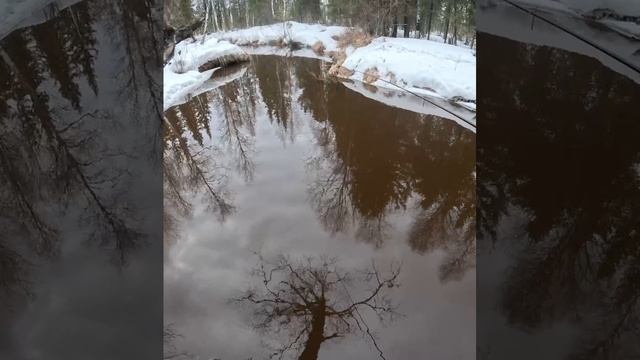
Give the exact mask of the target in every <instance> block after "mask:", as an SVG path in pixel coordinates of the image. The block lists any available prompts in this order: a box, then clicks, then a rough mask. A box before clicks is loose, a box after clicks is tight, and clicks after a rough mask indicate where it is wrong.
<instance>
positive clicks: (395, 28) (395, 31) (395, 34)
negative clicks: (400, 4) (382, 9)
mask: <svg viewBox="0 0 640 360" xmlns="http://www.w3.org/2000/svg"><path fill="white" fill-rule="evenodd" d="M391 37H398V14H397V13H396V15H395V16H394V17H393V32H392V33H391Z"/></svg>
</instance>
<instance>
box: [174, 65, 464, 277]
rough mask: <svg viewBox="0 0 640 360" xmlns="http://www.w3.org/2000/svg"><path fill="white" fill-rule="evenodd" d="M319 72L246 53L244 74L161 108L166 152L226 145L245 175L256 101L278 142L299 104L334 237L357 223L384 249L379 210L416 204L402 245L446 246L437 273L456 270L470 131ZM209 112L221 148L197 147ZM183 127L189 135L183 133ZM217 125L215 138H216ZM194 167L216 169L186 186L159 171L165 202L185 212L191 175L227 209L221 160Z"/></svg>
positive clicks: (321, 204) (321, 211)
mask: <svg viewBox="0 0 640 360" xmlns="http://www.w3.org/2000/svg"><path fill="white" fill-rule="evenodd" d="M232 71H233V70H232ZM325 76H326V69H325V66H324V65H323V64H322V62H320V61H318V60H313V59H301V58H281V57H275V56H257V57H254V58H253V60H252V62H251V65H250V67H249V71H248V73H247V75H246V76H243V77H241V78H240V79H238V80H235V81H233V82H231V83H229V84H226V85H224V86H222V87H220V88H218V89H216V90H213V91H210V92H207V93H204V94H201V95H198V96H196V97H194V98H192V99H191V100H190V101H189V102H188V103H186V104H183V105H180V106H177V107H174V108H172V109H170V110H169V111H167V112H166V113H165V121H168V122H169V123H170V124H174V125H171V126H172V129H173V128H175V129H176V130H175V131H173V130H171V131H170V133H171V134H169V135H168V136H167V139H168V143H171V145H170V146H169V147H168V148H167V149H173V150H172V151H177V150H179V152H180V153H182V154H193V153H194V150H193V149H199V150H197V151H198V156H199V157H204V156H205V153H208V154H213V153H214V152H213V151H225V153H226V154H231V157H232V158H233V159H232V160H231V161H230V163H232V164H234V166H235V167H237V169H238V170H240V171H241V173H242V174H243V176H244V178H245V179H246V180H250V179H252V177H253V171H254V168H255V165H254V162H253V160H252V158H253V156H254V150H253V148H254V141H255V140H254V138H255V121H256V120H255V118H256V105H257V104H258V103H259V102H262V103H263V104H264V106H265V108H266V113H267V116H268V118H269V120H271V122H272V124H274V126H275V127H276V129H278V131H279V134H280V136H281V140H282V141H283V143H285V142H286V141H285V139H289V140H288V141H293V140H294V139H295V137H296V135H297V134H298V132H297V131H296V128H297V127H299V126H300V127H301V126H308V125H307V124H303V123H300V124H298V123H297V121H296V120H294V113H295V111H296V109H295V108H294V106H293V104H294V103H295V102H296V101H297V102H298V104H299V105H300V107H301V108H302V110H303V111H305V112H307V113H309V114H311V115H312V116H313V119H314V120H315V121H314V123H313V124H311V125H312V128H313V133H314V138H315V139H314V141H315V142H316V144H317V147H318V149H319V152H318V153H317V154H316V155H314V156H313V157H312V158H311V159H310V160H309V172H310V174H311V175H312V178H315V180H313V181H312V183H311V184H310V189H309V195H310V200H311V203H312V206H313V208H314V209H315V211H316V212H317V214H318V217H319V219H320V221H321V222H322V224H323V225H324V226H325V228H326V229H327V230H328V231H329V232H330V233H333V234H335V233H338V232H346V231H349V229H350V228H351V227H352V226H355V227H356V232H355V235H356V237H357V238H359V239H361V240H363V241H366V242H369V243H371V244H373V245H374V246H382V244H383V243H384V241H385V239H386V238H387V232H386V231H387V230H388V229H389V228H390V224H389V222H388V221H387V216H388V215H389V214H390V213H393V212H396V211H405V210H407V209H408V208H409V207H412V208H413V207H415V208H416V214H417V215H416V218H415V221H414V225H413V227H412V230H411V231H410V234H409V239H408V243H409V245H410V246H411V247H412V248H413V249H414V250H415V251H416V252H420V253H424V252H430V251H433V250H436V249H445V250H446V251H447V253H448V257H447V259H446V260H445V263H444V264H443V265H442V268H441V278H442V279H443V280H446V279H453V278H457V277H459V276H461V275H463V274H464V272H465V270H466V269H468V268H470V267H472V266H473V264H474V257H475V190H474V189H475V174H474V171H475V135H474V134H473V133H471V132H470V131H468V130H466V129H463V128H461V127H459V126H457V125H456V124H454V123H451V122H449V121H447V120H444V119H440V118H437V117H435V116H431V115H419V114H416V113H412V112H408V111H404V110H399V109H396V108H392V107H389V106H387V105H384V104H380V103H378V102H375V101H372V100H369V99H367V98H365V97H363V96H361V95H359V94H356V93H354V92H352V91H351V90H349V89H347V88H346V87H344V86H343V85H342V84H340V83H338V82H335V81H330V80H329V79H328V78H326V77H325ZM205 114H207V115H205ZM210 117H215V118H217V119H219V121H217V120H216V121H215V123H216V124H217V123H219V124H220V126H221V129H217V130H214V140H213V141H211V143H214V144H225V146H226V149H224V150H223V149H221V148H220V145H209V147H208V150H207V151H204V148H205V147H204V146H203V143H202V139H203V136H204V134H207V136H208V137H211V130H210V129H209V126H210V125H208V124H209V123H208V121H210V120H207V119H208V118H210ZM298 122H299V121H298ZM190 123H191V124H192V125H189V124H190ZM197 124H199V125H197ZM187 132H188V133H189V138H190V139H187V137H186V136H184V135H183V134H186V133H187ZM216 132H217V133H218V134H221V135H220V136H221V140H218V139H215V138H216V135H215V133H216ZM190 156H191V155H186V158H187V159H188V158H189V157H190ZM211 156H213V155H211ZM182 158H185V155H180V156H177V157H175V156H171V155H170V156H169V157H166V159H165V162H168V163H169V164H170V166H168V167H166V168H165V171H170V170H171V169H172V166H173V165H171V164H172V163H184V161H185V160H182ZM186 162H187V163H189V160H186ZM194 163H197V161H195V160H194ZM203 163H204V160H203ZM192 168H193V169H195V170H190V171H196V172H198V171H203V172H205V173H207V174H214V173H215V174H217V175H215V176H213V177H214V178H215V179H212V178H209V179H207V181H204V179H205V178H202V177H200V178H198V177H195V180H197V181H195V182H189V183H188V182H186V181H181V180H176V179H177V178H176V176H175V175H173V174H169V175H165V179H166V180H168V181H169V185H170V186H171V188H170V189H168V191H166V193H167V194H169V198H170V201H172V202H174V203H176V204H178V205H180V206H178V208H182V209H185V210H186V209H187V205H188V204H187V203H186V202H184V201H183V200H184V196H183V195H181V194H182V193H183V192H184V191H185V190H186V189H187V188H191V187H193V186H196V183H197V182H200V185H199V186H203V185H204V184H207V182H213V183H216V184H217V187H216V186H213V185H212V186H210V187H207V189H208V190H210V193H211V194H212V196H211V198H212V199H214V202H213V203H214V204H215V205H216V206H215V208H216V209H217V210H218V211H219V212H220V213H222V214H225V211H226V214H228V211H227V210H230V209H231V207H230V205H229V204H230V203H229V201H228V200H226V197H225V196H226V194H223V190H222V188H223V187H222V186H220V183H219V182H216V179H218V180H219V179H222V178H224V177H225V168H224V167H223V166H222V164H209V165H207V166H206V167H201V169H202V170H198V168H197V167H196V166H193V167H192ZM174 173H175V172H174ZM174 180H175V181H174ZM165 182H167V181H165ZM187 183H188V184H189V186H187V187H184V184H187ZM165 186H167V184H165ZM180 186H183V187H182V188H180ZM196 187H197V186H196ZM214 194H215V195H214ZM171 198H173V199H171ZM413 204H416V205H413ZM185 212H186V211H185ZM167 228H169V227H167Z"/></svg>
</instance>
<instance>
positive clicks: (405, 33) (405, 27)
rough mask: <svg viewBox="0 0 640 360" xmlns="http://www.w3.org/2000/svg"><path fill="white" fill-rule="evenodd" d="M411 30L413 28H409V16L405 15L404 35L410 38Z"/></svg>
mask: <svg viewBox="0 0 640 360" xmlns="http://www.w3.org/2000/svg"><path fill="white" fill-rule="evenodd" d="M405 14H406V13H405ZM410 31H411V29H410V28H409V17H408V16H407V15H405V16H404V37H406V38H408V37H409V32H410Z"/></svg>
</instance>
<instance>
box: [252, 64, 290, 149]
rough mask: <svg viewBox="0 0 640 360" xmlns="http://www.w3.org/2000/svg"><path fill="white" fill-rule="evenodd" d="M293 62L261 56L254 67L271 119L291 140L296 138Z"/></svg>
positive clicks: (283, 134)
mask: <svg viewBox="0 0 640 360" xmlns="http://www.w3.org/2000/svg"><path fill="white" fill-rule="evenodd" d="M292 63H293V61H292V60H291V59H289V58H286V57H285V58H282V57H276V56H259V57H257V58H254V61H252V65H253V68H254V72H255V75H256V77H257V78H258V87H259V89H260V95H261V96H262V101H263V102H264V104H265V105H266V106H267V114H268V115H269V119H270V120H271V121H272V122H273V121H275V122H276V124H277V125H278V129H279V130H281V131H282V136H283V140H284V138H285V135H287V134H288V135H289V136H290V138H291V139H293V136H294V131H295V130H294V121H293V108H292V101H291V98H292V95H293V70H292Z"/></svg>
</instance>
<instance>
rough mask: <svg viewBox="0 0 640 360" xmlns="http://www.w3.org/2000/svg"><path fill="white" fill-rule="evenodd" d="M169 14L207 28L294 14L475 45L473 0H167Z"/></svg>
mask: <svg viewBox="0 0 640 360" xmlns="http://www.w3.org/2000/svg"><path fill="white" fill-rule="evenodd" d="M165 14H166V21H167V22H168V23H169V24H170V25H172V26H174V27H180V26H185V25H187V24H191V23H193V22H194V21H196V20H197V19H202V20H204V21H205V26H204V28H205V29H207V30H206V31H207V32H215V31H228V30H232V29H239V28H248V27H252V26H258V25H268V24H273V23H275V22H280V21H289V20H294V21H299V22H305V23H322V24H326V25H342V26H354V27H359V28H362V29H364V30H366V31H367V32H369V33H370V34H371V35H374V36H391V37H407V38H408V37H412V38H427V39H432V40H436V39H437V40H440V41H444V42H447V43H449V44H454V45H458V44H459V43H464V44H465V45H468V46H470V47H474V45H475V20H474V18H475V1H473V0H166V1H165ZM434 35H436V36H437V38H434Z"/></svg>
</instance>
